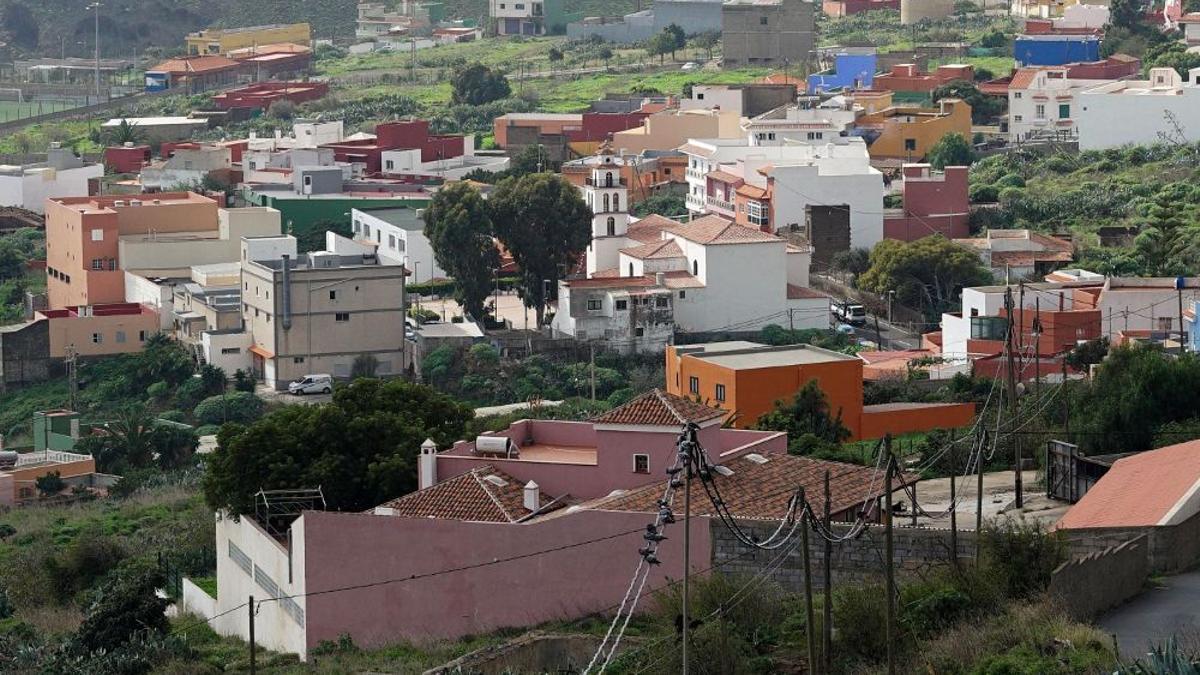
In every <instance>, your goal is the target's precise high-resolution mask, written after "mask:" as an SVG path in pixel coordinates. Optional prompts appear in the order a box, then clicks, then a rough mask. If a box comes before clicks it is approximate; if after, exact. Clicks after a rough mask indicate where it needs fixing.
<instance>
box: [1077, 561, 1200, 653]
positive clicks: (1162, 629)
mask: <svg viewBox="0 0 1200 675" xmlns="http://www.w3.org/2000/svg"><path fill="white" fill-rule="evenodd" d="M1098 623H1099V625H1100V627H1101V628H1102V629H1103V630H1104V631H1105V632H1106V633H1110V634H1114V635H1116V636H1117V644H1118V645H1119V646H1120V649H1121V657H1122V658H1123V659H1134V658H1138V657H1139V656H1142V655H1144V654H1145V653H1146V652H1148V651H1149V650H1150V647H1152V646H1153V645H1155V644H1158V643H1161V642H1165V641H1166V640H1167V638H1169V637H1171V636H1172V635H1175V636H1176V637H1177V638H1178V640H1179V641H1180V643H1181V644H1183V645H1185V646H1187V645H1194V644H1195V643H1196V641H1197V640H1198V639H1200V572H1188V573H1186V574H1180V575H1177V576H1173V577H1168V578H1166V579H1165V580H1163V583H1162V586H1161V587H1159V588H1153V589H1150V590H1147V591H1145V592H1144V593H1142V594H1141V595H1139V596H1137V597H1136V598H1134V599H1133V600H1130V601H1129V602H1127V603H1126V604H1124V605H1122V606H1121V607H1118V608H1117V609H1114V610H1113V611H1111V612H1109V613H1107V614H1105V615H1104V616H1103V617H1101V619H1100V621H1099V622H1098Z"/></svg>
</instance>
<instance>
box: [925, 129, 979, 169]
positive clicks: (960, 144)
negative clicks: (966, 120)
mask: <svg viewBox="0 0 1200 675" xmlns="http://www.w3.org/2000/svg"><path fill="white" fill-rule="evenodd" d="M926 159H927V160H928V161H929V163H930V164H931V165H933V168H935V169H937V170H938V171H941V170H942V169H945V168H946V167H948V166H971V164H972V163H974V162H975V150H974V148H972V147H971V143H970V142H968V141H967V139H966V138H964V137H963V135H962V134H958V133H954V134H946V135H945V136H942V137H941V138H940V139H938V142H937V143H934V145H933V147H932V148H930V149H929V156H928V157H927V158H926Z"/></svg>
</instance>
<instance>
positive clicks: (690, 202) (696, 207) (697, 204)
mask: <svg viewBox="0 0 1200 675" xmlns="http://www.w3.org/2000/svg"><path fill="white" fill-rule="evenodd" d="M686 202H687V207H688V210H689V211H704V209H705V206H706V205H705V202H704V198H703V197H697V196H696V195H693V194H689V195H688V196H687V200H686Z"/></svg>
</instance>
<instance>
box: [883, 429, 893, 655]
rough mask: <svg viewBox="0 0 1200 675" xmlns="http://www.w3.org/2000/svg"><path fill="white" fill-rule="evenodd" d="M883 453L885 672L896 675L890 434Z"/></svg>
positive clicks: (886, 437)
mask: <svg viewBox="0 0 1200 675" xmlns="http://www.w3.org/2000/svg"><path fill="white" fill-rule="evenodd" d="M883 452H884V454H885V457H884V460H883V461H884V462H885V463H886V466H887V469H886V471H887V474H886V475H887V478H886V483H887V486H886V488H885V492H884V494H883V500H884V505H885V514H884V517H885V518H886V519H887V520H885V521H884V535H885V536H884V543H885V549H884V558H885V561H884V564H885V565H886V566H887V569H886V570H884V572H885V573H886V574H887V672H888V675H896V645H895V641H896V567H895V560H894V557H895V550H894V548H895V547H894V542H893V541H892V471H893V470H894V469H895V464H894V463H893V458H892V435H891V434H888V435H887V436H884V437H883Z"/></svg>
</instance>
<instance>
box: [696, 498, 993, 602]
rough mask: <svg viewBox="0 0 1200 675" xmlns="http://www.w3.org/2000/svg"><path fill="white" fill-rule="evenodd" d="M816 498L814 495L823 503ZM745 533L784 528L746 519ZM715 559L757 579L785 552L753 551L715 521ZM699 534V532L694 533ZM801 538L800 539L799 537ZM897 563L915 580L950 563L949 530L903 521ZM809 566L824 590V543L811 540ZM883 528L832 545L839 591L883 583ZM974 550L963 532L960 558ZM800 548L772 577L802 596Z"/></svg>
mask: <svg viewBox="0 0 1200 675" xmlns="http://www.w3.org/2000/svg"><path fill="white" fill-rule="evenodd" d="M817 497H818V496H817V495H809V496H808V498H809V499H810V500H814V501H818V500H817ZM740 524H741V526H742V528H743V529H744V530H747V531H749V532H750V533H753V534H754V535H757V536H758V537H760V539H765V538H766V537H767V536H769V535H770V534H771V533H772V532H774V531H775V529H776V528H777V527H779V523H778V522H762V521H741V522H740ZM832 527H833V530H834V532H836V533H838V534H841V533H844V532H845V531H846V530H847V529H848V527H847V526H846V525H839V524H837V523H834V524H833V526H832ZM711 528H712V529H711V532H710V535H709V536H711V537H712V559H711V561H710V562H711V564H712V565H713V567H714V568H715V569H719V570H720V571H721V572H722V573H725V574H734V575H739V576H747V577H749V576H754V575H757V574H760V573H761V572H762V571H763V570H764V569H765V568H766V567H767V565H768V564H770V563H771V562H772V561H773V560H775V559H776V558H777V556H778V555H779V553H780V551H762V550H758V549H753V550H752V549H750V548H749V547H747V546H746V545H744V544H742V543H741V542H739V541H738V540H737V539H736V538H735V537H734V536H733V534H732V533H730V532H729V530H728V529H727V528H726V527H725V525H724V524H722V523H720V522H719V521H711ZM692 531H693V532H695V528H693V530H692ZM797 536H799V535H798V534H797ZM892 540H893V543H894V547H895V548H894V551H895V561H896V569H897V573H898V576H900V577H902V578H903V577H915V576H917V575H920V574H921V573H922V572H925V571H928V570H929V569H931V568H933V567H937V566H940V565H945V564H948V563H949V562H950V559H951V558H950V531H949V530H941V529H936V530H935V529H926V528H911V527H902V526H900V525H899V523H897V524H896V527H895V528H894V530H893V537H892ZM808 543H809V564H810V567H811V570H812V574H813V579H812V582H813V588H824V579H823V578H822V574H823V572H822V570H823V565H824V561H825V541H824V539H822V538H821V537H817V536H812V535H811V534H810V536H809V542H808ZM883 547H884V527H883V526H882V525H871V526H869V527H868V528H867V530H866V532H864V533H863V534H862V536H860V537H857V538H854V539H849V540H847V541H844V542H840V543H836V544H834V545H833V559H832V565H831V567H832V571H833V583H834V587H835V588H836V587H837V586H839V585H844V584H851V583H854V584H858V583H864V582H878V583H882V582H883V578H884V565H883ZM974 551H975V533H974V532H966V531H959V533H958V556H959V558H962V559H967V558H972V557H973V556H974ZM803 555H804V554H803V552H802V550H801V549H800V547H799V546H797V547H795V548H794V549H793V550H792V552H791V553H789V554H788V555H787V556H786V557H785V558H784V559H783V562H782V564H780V565H779V566H778V567H777V568H776V569H775V571H774V572H773V573H772V574H771V575H770V576H769V577H768V578H769V579H770V580H771V581H774V582H775V583H777V584H779V585H780V586H782V587H783V588H784V589H785V590H787V591H790V592H793V593H797V592H803V591H804V558H803Z"/></svg>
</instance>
